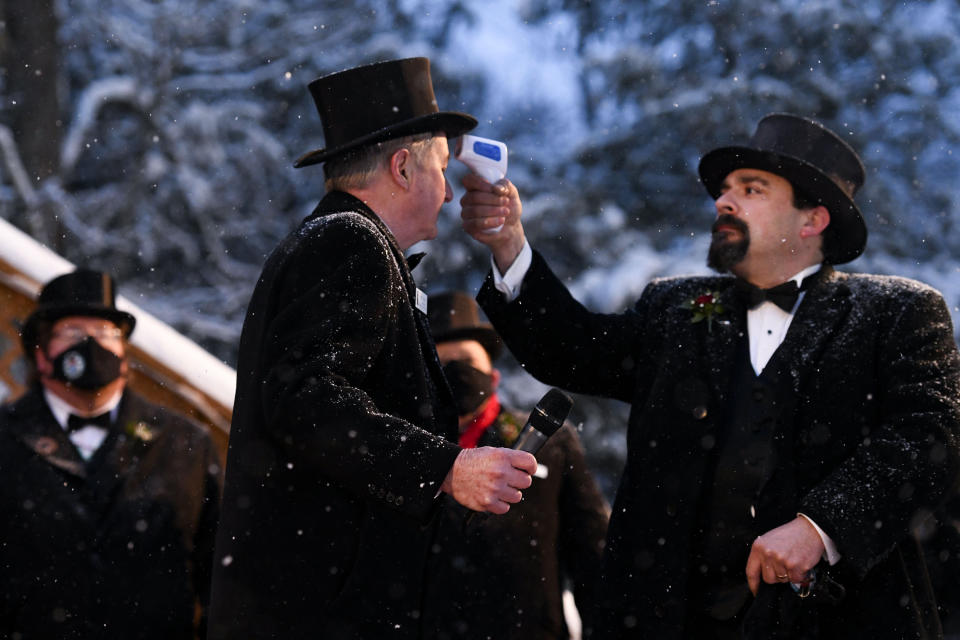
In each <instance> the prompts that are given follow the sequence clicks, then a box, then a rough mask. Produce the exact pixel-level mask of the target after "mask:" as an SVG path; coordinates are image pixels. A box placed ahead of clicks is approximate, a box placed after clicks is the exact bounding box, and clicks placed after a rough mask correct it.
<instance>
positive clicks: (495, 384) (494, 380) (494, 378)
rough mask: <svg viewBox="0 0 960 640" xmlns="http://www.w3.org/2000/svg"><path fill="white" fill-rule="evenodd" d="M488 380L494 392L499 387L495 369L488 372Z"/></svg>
mask: <svg viewBox="0 0 960 640" xmlns="http://www.w3.org/2000/svg"><path fill="white" fill-rule="evenodd" d="M490 380H491V382H492V383H493V384H492V386H493V390H494V391H496V390H497V387H499V386H500V372H499V371H498V370H497V369H491V370H490Z"/></svg>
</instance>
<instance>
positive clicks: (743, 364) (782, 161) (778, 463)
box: [462, 114, 960, 640]
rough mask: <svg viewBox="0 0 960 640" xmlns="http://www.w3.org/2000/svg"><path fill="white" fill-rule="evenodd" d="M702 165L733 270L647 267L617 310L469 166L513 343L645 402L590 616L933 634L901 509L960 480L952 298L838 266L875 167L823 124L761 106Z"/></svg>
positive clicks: (740, 629) (621, 623)
mask: <svg viewBox="0 0 960 640" xmlns="http://www.w3.org/2000/svg"><path fill="white" fill-rule="evenodd" d="M699 171H700V178H701V180H702V182H703V184H704V186H705V187H706V189H707V191H708V192H709V193H710V195H711V197H713V198H714V200H715V206H716V214H717V217H716V221H715V224H714V225H713V239H712V244H711V247H710V255H709V259H708V261H709V264H710V265H711V266H712V267H713V268H715V269H716V270H718V271H720V272H721V273H723V272H729V273H731V274H732V277H730V276H715V277H693V278H669V279H659V280H655V281H653V282H651V283H650V284H649V285H648V286H647V288H646V290H645V291H644V293H643V295H642V296H641V298H640V299H639V300H638V301H637V302H636V303H635V304H634V305H633V306H632V308H630V309H629V310H628V311H626V312H624V313H621V314H612V315H604V314H596V313H591V312H590V311H588V310H587V309H585V308H584V307H583V306H581V305H580V304H579V303H578V302H577V301H576V300H574V299H573V298H572V297H571V296H570V294H569V293H568V291H567V290H566V288H565V287H564V285H563V284H562V283H561V281H560V280H558V279H557V278H556V277H555V276H554V275H553V273H552V272H551V271H550V269H549V268H548V267H547V265H546V262H545V261H544V259H543V258H542V257H541V256H540V255H539V254H537V253H535V252H532V251H531V249H530V248H529V245H528V244H527V243H526V240H525V238H524V234H523V228H522V225H521V222H520V214H521V205H520V200H519V197H518V195H517V192H516V189H515V188H514V187H513V186H512V185H511V184H509V183H506V182H504V183H498V184H497V185H493V186H491V185H489V184H487V183H485V182H483V181H482V180H480V179H477V178H476V177H473V176H468V177H467V178H465V179H464V184H465V185H466V186H467V187H468V189H469V191H468V193H467V194H466V195H465V196H464V198H463V200H462V203H463V213H462V217H463V225H464V228H465V229H466V230H467V231H468V232H469V233H470V234H471V235H472V236H473V237H474V238H475V239H477V240H478V241H480V242H482V243H484V244H486V245H488V246H489V247H490V248H491V250H492V252H493V260H494V268H493V272H492V273H491V274H490V276H489V277H488V278H487V280H486V282H485V283H484V285H483V288H482V290H481V291H480V294H479V300H480V302H481V304H482V306H483V307H484V310H485V311H486V313H487V315H488V317H489V318H490V320H491V321H492V322H493V324H494V326H495V327H496V329H497V331H498V332H499V333H500V335H501V336H502V337H503V338H504V340H505V341H506V343H507V345H508V346H509V347H510V349H511V351H513V353H514V354H515V355H516V356H517V358H518V359H519V360H520V362H521V363H522V364H523V365H524V366H525V367H526V368H527V369H528V370H529V371H530V372H531V373H532V374H534V375H535V376H536V377H538V378H540V379H541V380H542V381H543V382H545V383H548V384H551V385H556V386H559V387H564V388H566V389H569V390H571V391H575V392H579V393H588V394H597V395H603V396H607V397H612V398H617V399H620V400H623V401H625V402H629V403H631V405H632V411H631V414H630V419H629V427H628V429H629V431H628V453H627V462H626V467H625V469H624V472H623V476H622V478H621V482H620V486H619V489H618V492H617V497H616V501H615V504H614V506H613V515H612V518H611V521H610V527H609V534H608V537H607V547H606V551H605V558H604V566H603V579H602V581H601V585H602V589H603V593H602V594H601V597H600V602H601V603H602V605H601V607H602V609H601V611H600V614H599V623H598V624H599V628H598V634H599V636H598V637H601V638H604V639H605V640H608V639H618V638H637V639H639V638H657V639H658V640H662V639H667V638H690V639H694V638H696V639H697V640H701V639H704V638H707V639H710V638H757V639H760V638H763V639H769V638H927V637H936V636H937V635H938V634H939V621H938V619H937V613H936V606H935V601H934V598H933V594H932V593H931V590H930V588H929V581H928V580H927V579H926V572H925V570H924V564H923V558H922V555H921V554H919V553H918V551H917V547H916V544H915V543H914V541H913V540H912V538H911V528H912V527H913V526H914V525H916V524H917V522H918V521H919V520H920V519H922V517H923V516H924V514H927V513H929V512H930V510H933V509H934V508H936V507H937V505H938V504H939V503H941V502H942V501H943V500H944V499H945V498H946V496H947V495H948V494H949V492H950V490H951V487H952V486H953V484H954V482H955V480H956V478H957V470H958V436H960V434H958V426H960V382H958V380H960V375H958V374H960V358H958V354H957V346H956V343H955V342H954V337H953V328H952V325H951V321H950V315H949V312H948V310H947V308H946V305H945V304H944V301H943V299H942V297H941V296H940V294H939V293H938V292H936V291H935V290H933V289H931V288H930V287H928V286H926V285H924V284H921V283H919V282H915V281H912V280H907V279H904V278H897V277H888V276H875V275H854V274H847V273H841V272H839V271H835V270H834V269H833V266H834V265H838V264H843V263H846V262H850V261H851V260H854V259H855V258H856V257H857V256H859V255H860V254H861V253H862V251H863V249H864V247H865V245H866V238H867V230H866V226H865V224H864V221H863V216H862V215H861V213H860V211H859V209H858V208H857V205H856V204H855V203H854V200H853V197H854V194H855V193H856V191H857V190H858V189H859V187H860V186H861V185H862V184H863V182H864V175H865V172H864V168H863V165H862V163H861V161H860V159H859V157H858V156H857V154H856V153H855V152H854V151H853V149H852V148H851V147H850V146H849V145H848V144H847V143H846V142H844V141H843V140H842V139H841V138H840V137H839V136H838V135H836V134H835V133H833V132H832V131H830V130H828V129H826V128H825V127H823V126H821V125H820V124H818V123H816V122H813V121H811V120H808V119H805V118H800V117H797V116H792V115H788V114H773V115H769V116H767V117H765V118H763V119H762V120H761V121H760V123H759V125H758V127H757V130H756V133H755V134H754V136H753V137H752V139H751V140H750V141H749V142H748V143H747V144H746V145H743V146H730V147H724V148H720V149H715V150H713V151H711V152H709V153H707V154H706V155H705V156H704V157H703V158H702V160H701V162H700V167H699ZM500 224H503V225H504V227H503V231H502V232H500V233H497V234H491V233H484V231H485V230H486V229H489V228H492V227H495V226H497V225H500Z"/></svg>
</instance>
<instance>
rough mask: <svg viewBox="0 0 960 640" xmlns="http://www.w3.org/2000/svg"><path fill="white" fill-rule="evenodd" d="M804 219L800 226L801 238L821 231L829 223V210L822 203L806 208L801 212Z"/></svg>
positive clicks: (815, 234) (816, 234)
mask: <svg viewBox="0 0 960 640" xmlns="http://www.w3.org/2000/svg"><path fill="white" fill-rule="evenodd" d="M803 215H804V216H805V219H804V221H803V226H802V227H801V228H800V237H801V238H812V237H813V236H818V235H820V234H822V233H823V231H824V229H826V228H827V225H829V224H830V212H829V211H827V208H826V207H825V206H823V205H819V206H816V207H813V208H812V209H807V210H805V211H804V212H803Z"/></svg>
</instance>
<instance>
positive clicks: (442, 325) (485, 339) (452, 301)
mask: <svg viewBox="0 0 960 640" xmlns="http://www.w3.org/2000/svg"><path fill="white" fill-rule="evenodd" d="M427 309H428V314H427V315H428V316H429V318H430V332H431V333H432V334H433V340H434V342H437V343H441V342H450V341H453V340H476V341H477V342H479V343H480V344H481V345H483V348H484V349H486V350H487V353H488V354H490V359H491V360H493V359H495V358H496V357H497V356H498V355H500V351H501V350H502V349H503V342H501V340H500V336H498V335H497V332H496V331H494V330H493V326H492V325H491V324H489V323H486V322H481V321H480V307H478V306H477V303H476V301H474V299H473V298H471V297H470V296H468V295H467V294H465V293H463V292H461V291H450V292H445V293H438V294H436V295H432V296H430V300H429V302H428V303H427Z"/></svg>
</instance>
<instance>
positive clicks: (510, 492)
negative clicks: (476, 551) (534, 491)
mask: <svg viewBox="0 0 960 640" xmlns="http://www.w3.org/2000/svg"><path fill="white" fill-rule="evenodd" d="M571 406H573V400H571V399H570V397H569V396H567V395H566V394H564V393H563V392H562V391H560V390H558V389H551V390H550V391H548V392H547V394H546V395H545V396H543V398H541V399H540V402H538V403H537V406H536V408H534V410H533V411H532V412H531V413H530V417H529V418H528V419H527V422H526V424H525V425H524V426H523V429H521V431H520V435H519V436H518V437H517V440H516V442H515V443H514V445H513V448H512V449H506V448H503V447H480V448H477V449H464V450H463V451H461V452H460V455H459V456H457V460H456V462H454V464H453V468H452V469H451V470H450V473H448V474H447V478H446V480H444V482H443V487H442V488H443V490H444V491H446V492H447V493H449V494H450V495H452V496H453V498H454V500H456V501H457V502H459V503H460V504H462V505H463V506H465V507H467V508H468V509H472V510H473V511H487V512H490V513H496V514H504V513H506V512H507V511H509V510H510V505H511V504H516V503H517V502H520V500H521V498H522V497H523V495H522V493H521V490H522V489H526V488H527V487H529V486H530V485H531V483H532V482H533V480H532V478H531V476H532V475H533V474H534V473H536V471H537V460H536V458H534V457H533V454H534V453H536V452H537V451H539V450H540V447H542V446H543V444H544V443H545V442H546V441H547V439H548V438H549V437H550V436H552V435H553V434H554V433H555V432H556V431H557V429H559V428H560V427H561V426H562V425H563V422H564V420H566V419H567V414H568V413H569V412H570V407H571ZM471 515H473V514H471Z"/></svg>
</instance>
